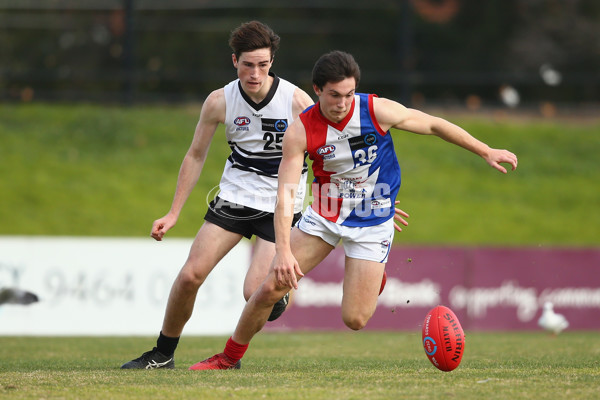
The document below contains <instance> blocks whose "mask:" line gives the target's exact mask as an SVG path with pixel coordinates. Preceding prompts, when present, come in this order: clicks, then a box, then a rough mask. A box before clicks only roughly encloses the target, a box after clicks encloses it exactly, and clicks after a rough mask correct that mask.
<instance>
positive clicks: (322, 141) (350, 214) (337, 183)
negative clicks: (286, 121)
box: [300, 93, 400, 226]
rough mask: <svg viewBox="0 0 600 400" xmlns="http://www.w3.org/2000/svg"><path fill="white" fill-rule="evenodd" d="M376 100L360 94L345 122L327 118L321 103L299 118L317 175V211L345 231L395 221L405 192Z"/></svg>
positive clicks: (391, 143) (315, 190) (315, 184)
mask: <svg viewBox="0 0 600 400" xmlns="http://www.w3.org/2000/svg"><path fill="white" fill-rule="evenodd" d="M373 97H375V95H373V94H363V93H356V94H355V95H354V101H353V102H352V106H351V107H352V108H351V110H350V112H349V113H348V115H347V116H346V118H344V120H343V121H341V122H340V123H335V122H332V121H329V120H328V119H327V118H325V117H324V116H323V115H322V114H321V112H320V110H319V103H317V104H315V105H314V106H312V107H309V108H308V109H306V110H305V111H304V112H303V113H302V114H300V119H301V121H302V123H303V125H304V127H305V130H306V142H307V151H308V155H309V157H310V159H311V160H312V161H313V163H312V168H313V173H314V176H315V180H314V182H313V187H312V190H313V196H314V201H313V203H312V208H313V209H314V210H315V211H316V212H317V213H319V214H320V215H321V216H323V217H324V218H326V219H328V220H329V221H332V222H336V223H338V224H341V225H345V226H373V225H379V224H381V223H383V222H385V221H387V220H388V219H390V218H392V217H393V216H394V201H395V200H396V195H397V194H398V190H399V189H400V166H399V165H398V160H397V158H396V152H395V150H394V143H393V141H392V137H391V134H390V132H389V131H387V132H386V131H383V130H382V129H381V127H380V126H379V124H378V122H377V120H376V119H375V114H374V112H373Z"/></svg>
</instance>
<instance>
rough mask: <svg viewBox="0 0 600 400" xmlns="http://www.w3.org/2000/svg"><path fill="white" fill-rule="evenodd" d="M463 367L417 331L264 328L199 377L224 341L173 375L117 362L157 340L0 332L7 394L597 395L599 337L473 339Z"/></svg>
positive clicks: (195, 354)
mask: <svg viewBox="0 0 600 400" xmlns="http://www.w3.org/2000/svg"><path fill="white" fill-rule="evenodd" d="M466 334H467V336H466V340H467V341H466V349H465V355H464V357H463V361H462V364H461V365H460V366H459V368H458V369H456V370H454V371H452V372H441V371H438V370H437V369H435V368H434V367H433V366H432V365H431V364H430V363H429V361H428V360H427V358H426V357H425V353H424V352H423V349H422V347H421V337H420V332H373V331H369V332H357V333H353V332H343V333H293V334H292V333H290V334H284V333H267V334H259V335H258V336H257V337H256V338H255V340H254V341H253V342H252V345H251V347H250V349H249V350H248V353H247V354H246V357H245V358H244V359H243V360H242V361H243V364H242V369H241V370H236V371H208V372H191V371H188V370H187V367H188V366H189V365H191V364H193V363H195V362H197V361H199V360H202V359H204V358H206V357H208V356H211V355H213V354H214V353H215V352H219V351H221V349H222V348H223V345H224V343H225V340H226V338H224V337H184V338H183V339H182V342H181V344H180V346H179V349H178V352H177V354H176V365H177V369H176V370H154V371H123V370H120V369H119V366H120V365H121V364H122V363H123V362H125V361H128V360H129V359H131V358H134V357H137V356H138V355H139V354H141V352H143V351H145V350H147V349H149V348H151V347H152V345H153V344H154V343H153V342H154V338H146V337H144V338H114V337H112V338H104V337H102V338H93V337H88V338H79V337H74V338H61V337H54V338H44V337H19V338H16V337H0V347H1V348H2V349H3V352H2V353H3V354H2V361H1V362H0V398H10V399H67V400H69V399H127V400H130V399H148V398H168V399H192V398H193V399H310V400H318V399H324V400H325V399H327V400H331V399H357V400H358V399H360V400H365V399H369V400H371V399H439V398H447V399H511V398H512V399H556V398H565V399H597V398H598V395H599V393H600V335H598V333H597V332H566V333H563V334H561V335H560V336H558V337H552V336H549V335H547V334H545V333H541V332H535V333H534V332H524V333H523V332H522V333H473V334H470V333H469V332H466Z"/></svg>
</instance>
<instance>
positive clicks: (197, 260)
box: [184, 221, 242, 277]
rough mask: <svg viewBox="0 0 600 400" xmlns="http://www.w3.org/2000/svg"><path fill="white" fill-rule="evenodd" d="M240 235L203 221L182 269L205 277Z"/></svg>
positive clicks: (238, 239) (236, 241)
mask: <svg viewBox="0 0 600 400" xmlns="http://www.w3.org/2000/svg"><path fill="white" fill-rule="evenodd" d="M241 239H242V235H240V234H239V233H233V232H229V231H227V230H225V229H223V228H221V227H220V226H217V225H215V224H213V223H211V222H208V221H206V222H204V224H203V225H202V227H201V228H200V229H199V230H198V233H197V234H196V238H195V239H194V242H193V243H192V247H191V248H190V253H189V255H188V258H187V261H186V262H185V265H184V269H188V270H191V271H193V273H194V274H195V275H198V276H203V277H206V276H207V275H208V274H209V273H210V272H211V271H212V270H213V268H214V267H215V266H216V265H217V264H218V263H219V261H221V259H222V258H223V257H225V255H226V254H227V253H229V252H230V251H231V249H232V248H233V247H234V246H235V245H236V244H238V243H239V241H240V240H241Z"/></svg>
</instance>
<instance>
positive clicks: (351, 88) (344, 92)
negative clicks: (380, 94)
mask: <svg viewBox="0 0 600 400" xmlns="http://www.w3.org/2000/svg"><path fill="white" fill-rule="evenodd" d="M314 89H315V93H316V94H317V96H319V103H320V105H321V108H320V110H321V114H323V116H324V117H325V118H327V119H328V120H330V121H332V122H335V123H339V122H341V121H342V120H343V119H344V118H346V115H348V113H349V112H350V108H351V107H352V102H353V101H354V92H355V90H356V81H355V80H354V78H346V79H344V80H343V81H340V82H336V83H332V82H327V83H326V84H325V86H323V90H320V89H319V88H317V87H316V86H315V87H314Z"/></svg>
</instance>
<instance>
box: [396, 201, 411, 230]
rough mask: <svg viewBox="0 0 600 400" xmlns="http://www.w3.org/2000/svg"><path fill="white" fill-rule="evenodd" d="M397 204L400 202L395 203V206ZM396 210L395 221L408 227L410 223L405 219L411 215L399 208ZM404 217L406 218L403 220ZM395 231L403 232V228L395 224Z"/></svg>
mask: <svg viewBox="0 0 600 400" xmlns="http://www.w3.org/2000/svg"><path fill="white" fill-rule="evenodd" d="M396 204H400V201H399V200H396V202H395V203H394V205H396ZM394 210H395V213H394V221H398V222H400V223H401V224H402V225H404V226H408V221H406V220H405V219H404V218H408V217H409V215H408V214H407V213H405V212H404V211H402V210H401V209H399V208H397V207H396V208H394ZM402 217H404V218H402ZM394 229H395V230H397V231H398V232H402V228H401V227H400V225H398V224H397V223H396V222H394Z"/></svg>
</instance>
